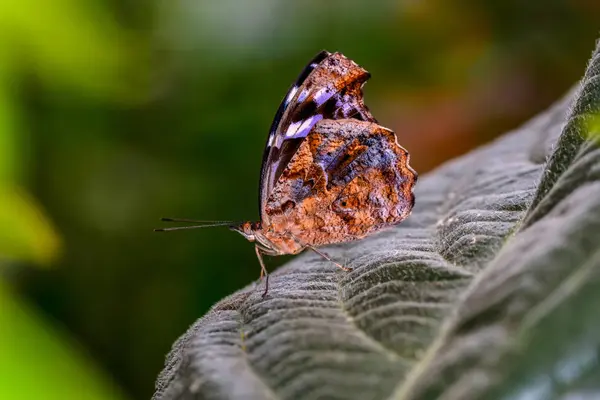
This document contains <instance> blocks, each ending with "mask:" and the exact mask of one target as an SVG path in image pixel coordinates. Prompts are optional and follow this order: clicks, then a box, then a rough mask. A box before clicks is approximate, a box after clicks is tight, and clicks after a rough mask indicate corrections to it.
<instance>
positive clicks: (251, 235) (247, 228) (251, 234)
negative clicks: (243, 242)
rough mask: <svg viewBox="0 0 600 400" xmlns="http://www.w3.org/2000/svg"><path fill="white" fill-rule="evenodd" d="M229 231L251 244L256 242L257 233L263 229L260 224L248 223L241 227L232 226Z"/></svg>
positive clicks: (240, 225)
mask: <svg viewBox="0 0 600 400" xmlns="http://www.w3.org/2000/svg"><path fill="white" fill-rule="evenodd" d="M229 229H231V230H232V231H236V232H238V233H239V234H241V235H242V236H243V237H245V238H246V239H247V240H248V241H249V242H255V241H256V240H257V232H259V231H261V230H262V227H261V224H260V222H250V221H246V222H244V223H242V224H239V225H232V226H230V227H229Z"/></svg>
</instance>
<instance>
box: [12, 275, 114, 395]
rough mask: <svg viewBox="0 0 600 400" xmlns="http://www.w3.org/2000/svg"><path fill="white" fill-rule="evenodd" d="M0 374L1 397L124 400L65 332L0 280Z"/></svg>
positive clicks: (112, 384)
mask: <svg viewBox="0 0 600 400" xmlns="http://www.w3.org/2000/svg"><path fill="white" fill-rule="evenodd" d="M71 340H72V339H71ZM0 377H1V378H0V381H1V382H2V384H1V385H0V399H7V400H8V399H23V400H30V399H31V400H33V399H45V400H70V399H77V400H96V399H98V400H113V399H114V400H119V399H124V396H123V394H122V393H121V392H120V390H119V389H118V388H117V387H116V385H115V384H114V383H112V382H111V381H110V380H109V379H107V378H106V377H105V376H103V375H102V374H100V373H99V371H98V370H96V369H95V368H94V366H93V364H92V362H91V361H90V360H89V359H88V358H87V357H86V356H84V355H83V353H82V352H81V351H79V350H76V346H73V343H71V341H70V340H69V339H68V337H67V335H66V334H65V333H64V332H61V331H59V330H57V329H56V328H54V327H51V326H50V325H49V324H48V323H47V321H45V320H44V319H43V318H41V316H40V315H38V314H37V313H36V312H34V311H33V309H31V308H30V307H28V306H27V305H25V303H24V302H23V300H22V299H19V298H17V296H15V294H14V293H13V292H12V291H11V290H10V289H9V288H8V287H7V286H6V285H5V283H4V282H3V281H2V280H1V279H0Z"/></svg>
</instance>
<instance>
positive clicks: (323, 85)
mask: <svg viewBox="0 0 600 400" xmlns="http://www.w3.org/2000/svg"><path fill="white" fill-rule="evenodd" d="M369 76H370V75H369V73H368V72H367V71H366V70H365V69H363V68H361V67H360V66H358V65H357V64H356V63H355V62H354V61H352V60H350V59H348V58H346V57H345V56H343V55H342V54H340V53H333V54H331V53H328V52H321V53H319V54H317V56H316V57H315V58H314V59H313V60H312V61H311V62H310V63H309V64H308V65H307V66H306V67H305V69H304V71H303V72H302V73H301V74H300V77H299V78H298V80H297V81H296V83H295V84H294V85H292V87H291V88H290V90H289V91H288V93H287V95H286V97H285V98H284V101H283V102H282V103H281V105H280V107H279V110H278V111H277V114H276V116H275V119H274V120H273V124H272V126H271V130H270V133H269V138H268V140H267V145H266V146H265V153H264V156H263V164H262V168H261V174H260V176H261V179H260V189H259V191H260V210H261V220H262V221H263V222H265V223H269V219H268V218H269V217H268V214H267V213H266V212H265V205H266V201H267V200H268V197H269V195H270V194H271V191H272V190H273V187H274V185H275V183H276V182H277V180H278V179H279V177H280V176H281V173H282V172H283V170H284V169H285V168H286V167H287V164H288V162H289V161H290V160H291V158H292V157H293V155H294V154H295V153H296V151H297V150H298V148H299V147H300V144H301V143H302V141H303V140H304V138H305V137H306V136H307V135H308V133H309V132H310V131H311V130H312V128H313V127H314V126H315V125H316V124H317V123H318V122H319V121H320V120H324V119H343V118H353V119H357V120H362V121H372V122H375V119H374V118H373V116H372V115H371V113H370V112H369V110H368V109H367V107H366V106H365V104H364V102H363V94H362V86H363V85H364V83H365V82H366V81H367V79H369Z"/></svg>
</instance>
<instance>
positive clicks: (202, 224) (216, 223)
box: [154, 218, 238, 232]
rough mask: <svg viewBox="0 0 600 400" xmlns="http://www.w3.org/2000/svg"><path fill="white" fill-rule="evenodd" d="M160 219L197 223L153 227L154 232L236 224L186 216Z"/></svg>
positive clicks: (162, 219) (234, 223) (234, 222)
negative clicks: (199, 219)
mask: <svg viewBox="0 0 600 400" xmlns="http://www.w3.org/2000/svg"><path fill="white" fill-rule="evenodd" d="M160 220H161V221H164V222H191V223H195V224H198V225H190V226H175V227H172V228H157V229H154V232H170V231H180V230H183V229H199V228H211V227H214V226H232V225H236V224H238V222H236V221H198V220H195V219H187V218H161V219H160Z"/></svg>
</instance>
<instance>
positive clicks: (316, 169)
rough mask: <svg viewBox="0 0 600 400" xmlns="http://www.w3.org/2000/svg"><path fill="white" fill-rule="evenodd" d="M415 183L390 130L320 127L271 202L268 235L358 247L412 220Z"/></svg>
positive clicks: (353, 124) (348, 122)
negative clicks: (350, 243) (370, 237)
mask: <svg viewBox="0 0 600 400" xmlns="http://www.w3.org/2000/svg"><path fill="white" fill-rule="evenodd" d="M416 179H417V175H416V172H415V171H414V170H413V169H412V168H411V167H410V166H409V155H408V152H407V151H406V150H405V149H404V148H402V147H401V146H400V145H399V144H398V142H397V140H396V135H395V134H394V132H392V131H391V130H389V129H387V128H384V127H382V126H380V125H378V124H377V123H374V122H365V121H357V120H354V119H342V120H335V121H334V120H327V121H323V122H322V123H320V124H319V125H317V126H316V127H315V128H314V129H313V130H312V131H311V132H310V133H309V135H308V137H307V138H306V140H305V141H304V142H302V143H301V145H300V147H299V149H298V151H297V152H296V154H295V155H294V156H293V157H292V159H291V161H290V162H289V163H288V166H287V168H286V169H285V170H284V172H283V174H282V175H281V177H280V178H279V180H278V181H277V183H276V184H275V187H274V188H273V193H272V194H271V196H269V199H268V201H267V205H266V212H267V213H268V214H269V218H270V221H271V230H272V231H273V232H274V235H275V237H276V238H277V237H278V238H281V240H283V241H285V240H289V241H290V242H296V243H300V244H302V245H303V246H320V245H326V244H332V243H341V242H346V241H350V240H355V239H360V238H362V237H365V236H367V235H369V234H370V233H373V232H375V231H377V230H380V229H383V228H385V227H388V226H391V225H394V224H397V223H399V222H401V221H402V220H403V219H405V218H406V217H407V216H408V215H409V213H410V211H411V209H412V207H413V204H414V195H413V192H412V189H413V185H414V183H415V182H416ZM288 247H289V245H288Z"/></svg>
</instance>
